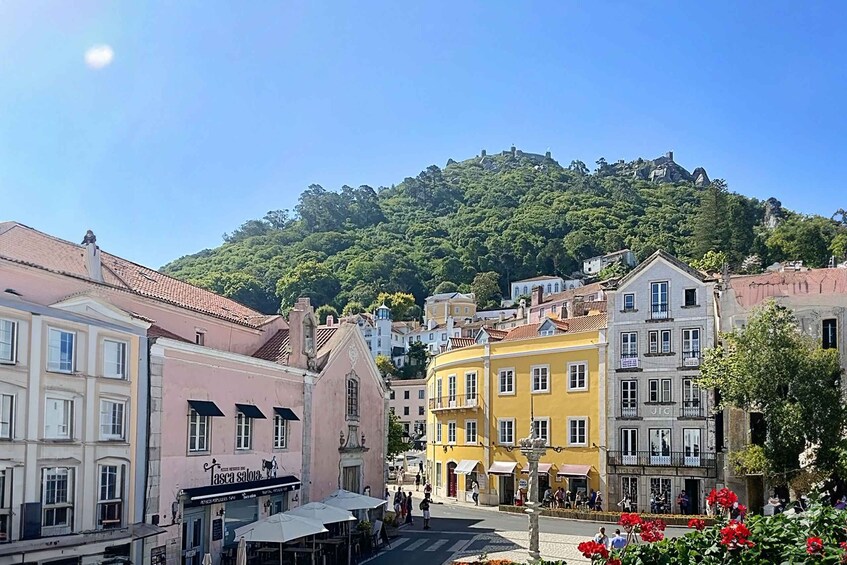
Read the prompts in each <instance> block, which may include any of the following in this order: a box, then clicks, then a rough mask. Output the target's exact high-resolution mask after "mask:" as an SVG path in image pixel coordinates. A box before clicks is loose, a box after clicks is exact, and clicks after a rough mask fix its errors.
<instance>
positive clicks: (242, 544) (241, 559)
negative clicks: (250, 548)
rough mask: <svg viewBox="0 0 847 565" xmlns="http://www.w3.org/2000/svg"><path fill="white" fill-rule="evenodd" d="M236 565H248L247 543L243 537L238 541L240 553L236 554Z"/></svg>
mask: <svg viewBox="0 0 847 565" xmlns="http://www.w3.org/2000/svg"><path fill="white" fill-rule="evenodd" d="M236 531H237V530H236ZM235 565H247V542H246V541H245V540H244V538H243V537H242V538H241V539H239V540H238V551H237V552H236V553H235Z"/></svg>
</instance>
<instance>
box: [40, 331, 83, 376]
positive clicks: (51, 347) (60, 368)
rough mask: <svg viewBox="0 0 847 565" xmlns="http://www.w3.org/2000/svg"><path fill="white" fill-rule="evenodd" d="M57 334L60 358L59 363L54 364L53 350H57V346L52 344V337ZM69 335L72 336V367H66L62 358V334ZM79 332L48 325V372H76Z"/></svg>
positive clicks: (69, 373)
mask: <svg viewBox="0 0 847 565" xmlns="http://www.w3.org/2000/svg"><path fill="white" fill-rule="evenodd" d="M56 334H60V335H59V346H58V351H59V360H58V365H56V364H54V362H53V360H52V352H53V351H55V350H56V347H55V346H54V345H53V344H52V337H53V336H54V335H56ZM63 334H64V335H69V336H70V337H71V341H70V343H71V347H70V349H71V351H70V357H71V358H70V361H69V363H70V368H69V369H64V368H63V363H64V361H63V360H62V349H63V346H62V335H63ZM76 338H77V332H76V331H74V330H63V329H62V328H55V327H48V328H47V365H46V369H47V372H48V373H61V374H64V375H72V374H74V373H75V372H76V343H77V339H76Z"/></svg>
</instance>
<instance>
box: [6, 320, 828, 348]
mask: <svg viewBox="0 0 847 565" xmlns="http://www.w3.org/2000/svg"><path fill="white" fill-rule="evenodd" d="M821 329H822V332H821V333H822V334H823V336H822V337H823V339H822V342H821V347H823V348H824V349H838V320H836V319H835V318H829V319H827V320H824V321H823V322H821ZM2 348H3V344H2V341H0V357H2Z"/></svg>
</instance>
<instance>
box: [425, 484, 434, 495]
mask: <svg viewBox="0 0 847 565" xmlns="http://www.w3.org/2000/svg"><path fill="white" fill-rule="evenodd" d="M424 495H426V496H432V485H431V484H430V482H429V481H427V483H426V486H425V487H424Z"/></svg>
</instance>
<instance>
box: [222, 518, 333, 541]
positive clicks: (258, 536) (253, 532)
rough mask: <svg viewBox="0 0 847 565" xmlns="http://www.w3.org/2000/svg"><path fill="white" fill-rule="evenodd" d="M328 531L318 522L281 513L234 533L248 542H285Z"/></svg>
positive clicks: (242, 527)
mask: <svg viewBox="0 0 847 565" xmlns="http://www.w3.org/2000/svg"><path fill="white" fill-rule="evenodd" d="M328 531H329V530H327V529H326V528H324V526H323V524H321V523H319V522H315V521H313V520H309V519H308V518H301V517H300V516H293V515H291V514H288V513H281V514H274V515H272V516H268V517H267V518H263V519H261V520H259V521H257V522H253V523H252V524H247V525H246V526H241V527H240V528H237V529H236V530H235V535H236V536H238V537H241V538H242V539H244V540H246V541H250V542H266V543H286V542H289V541H292V540H296V539H300V538H305V537H307V536H313V535H315V534H322V533H325V532H328ZM239 543H240V542H239Z"/></svg>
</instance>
